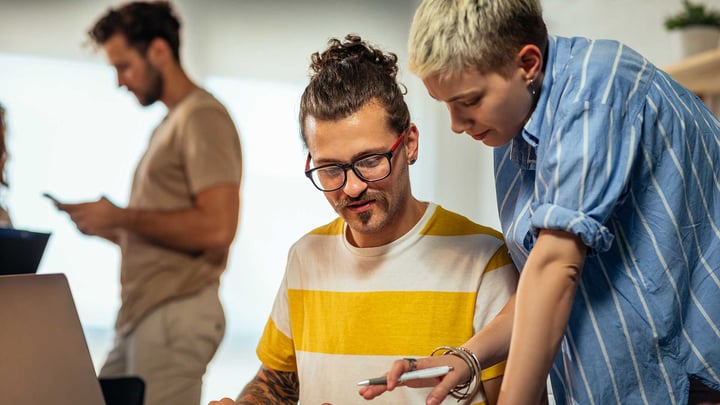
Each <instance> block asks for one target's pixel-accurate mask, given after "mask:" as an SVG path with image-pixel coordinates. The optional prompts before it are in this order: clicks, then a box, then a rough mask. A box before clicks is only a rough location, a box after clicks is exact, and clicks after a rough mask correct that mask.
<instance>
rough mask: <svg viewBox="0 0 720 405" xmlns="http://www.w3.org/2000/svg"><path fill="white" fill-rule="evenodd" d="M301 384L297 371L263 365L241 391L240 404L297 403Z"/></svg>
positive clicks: (288, 404) (238, 401)
mask: <svg viewBox="0 0 720 405" xmlns="http://www.w3.org/2000/svg"><path fill="white" fill-rule="evenodd" d="M299 399H300V385H299V383H298V375H297V373H296V372H286V371H277V370H273V369H271V368H267V367H265V366H261V367H260V370H258V372H257V375H255V378H253V380H252V381H250V382H249V383H248V384H247V385H246V386H245V388H244V389H243V390H242V392H241V393H240V396H239V397H238V399H237V404H238V405H275V404H283V405H290V404H293V405H294V404H297V403H298V400H299Z"/></svg>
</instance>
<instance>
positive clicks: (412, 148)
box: [405, 123, 420, 164]
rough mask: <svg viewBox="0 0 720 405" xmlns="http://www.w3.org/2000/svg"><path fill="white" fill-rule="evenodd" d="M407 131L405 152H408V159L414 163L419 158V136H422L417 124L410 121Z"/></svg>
mask: <svg viewBox="0 0 720 405" xmlns="http://www.w3.org/2000/svg"><path fill="white" fill-rule="evenodd" d="M406 133H407V135H406V139H405V151H406V152H405V153H406V154H407V161H408V162H410V164H412V163H415V161H416V160H417V158H418V145H419V142H418V138H419V137H420V132H419V131H418V129H417V127H416V126H415V124H413V123H410V126H409V127H408V129H407V132H406Z"/></svg>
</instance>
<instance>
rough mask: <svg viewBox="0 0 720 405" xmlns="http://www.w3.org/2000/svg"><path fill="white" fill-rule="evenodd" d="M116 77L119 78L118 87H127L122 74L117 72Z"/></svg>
mask: <svg viewBox="0 0 720 405" xmlns="http://www.w3.org/2000/svg"><path fill="white" fill-rule="evenodd" d="M116 76H117V86H118V87H127V86H126V85H125V79H124V78H123V74H122V73H120V72H116Z"/></svg>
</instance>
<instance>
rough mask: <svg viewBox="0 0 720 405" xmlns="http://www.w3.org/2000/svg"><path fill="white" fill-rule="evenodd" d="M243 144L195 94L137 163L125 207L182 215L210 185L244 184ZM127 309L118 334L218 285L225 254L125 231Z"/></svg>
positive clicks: (218, 107)
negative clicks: (171, 303)
mask: <svg viewBox="0 0 720 405" xmlns="http://www.w3.org/2000/svg"><path fill="white" fill-rule="evenodd" d="M241 176H242V154H241V149H240V138H239V135H238V133H237V130H236V128H235V125H234V124H233V122H232V119H231V117H230V114H228V112H227V110H226V109H225V108H224V107H223V106H222V104H220V102H219V101H217V100H216V99H215V98H214V97H213V96H212V95H211V94H210V93H208V92H207V91H205V90H203V89H196V90H193V91H192V92H191V93H190V94H188V95H187V96H186V97H185V98H184V99H183V100H182V101H181V102H180V103H179V104H178V105H177V106H175V107H174V108H173V109H171V110H170V111H168V114H167V116H166V117H165V118H164V119H163V121H162V122H161V123H160V124H159V125H158V127H157V128H156V129H155V131H154V132H153V134H152V136H151V138H150V142H149V145H148V148H147V150H146V151H145V154H144V156H143V157H142V159H141V160H140V162H139V163H138V166H137V169H136V171H135V176H134V179H133V184H132V190H131V193H130V202H129V204H128V208H135V209H143V210H182V209H189V208H191V207H192V206H193V201H194V197H195V195H196V194H197V193H198V192H199V191H202V190H203V189H206V188H208V187H211V186H215V185H220V184H229V183H232V184H240V181H241ZM120 248H121V251H122V261H121V269H120V281H121V297H122V306H121V308H120V312H119V313H118V318H117V322H116V328H117V330H118V331H119V332H121V333H127V332H129V331H131V330H132V329H133V328H134V327H135V326H136V325H137V323H138V322H139V320H140V319H141V318H142V317H143V316H145V315H146V314H147V313H148V312H150V311H151V310H152V309H154V308H155V307H157V306H158V305H160V304H162V303H164V302H166V301H168V300H172V299H173V298H177V297H181V296H185V295H189V294H193V293H195V292H197V291H198V290H200V289H201V288H203V287H205V286H207V285H209V284H213V283H214V284H217V283H219V280H220V275H221V274H222V272H223V270H224V269H225V265H226V262H227V255H228V252H227V251H225V252H199V253H197V254H190V253H187V252H183V251H178V250H174V249H171V248H168V247H164V246H161V245H158V244H155V243H153V242H151V241H149V240H147V239H145V238H143V237H142V236H140V235H137V234H134V233H130V232H124V233H123V234H122V235H121V238H120Z"/></svg>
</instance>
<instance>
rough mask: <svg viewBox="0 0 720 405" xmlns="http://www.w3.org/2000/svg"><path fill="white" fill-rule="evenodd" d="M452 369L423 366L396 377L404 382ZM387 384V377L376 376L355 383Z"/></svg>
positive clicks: (440, 373) (429, 376)
mask: <svg viewBox="0 0 720 405" xmlns="http://www.w3.org/2000/svg"><path fill="white" fill-rule="evenodd" d="M452 369H453V367H452V366H440V367H431V368H424V369H422V370H415V371H408V372H407V373H402V374H401V375H400V378H398V382H399V383H404V382H405V381H409V380H418V379H420V378H432V377H441V376H444V375H445V374H447V373H449V372H451V371H452ZM385 384H387V377H377V378H370V379H368V380H362V381H359V382H358V383H357V385H361V386H362V385H385Z"/></svg>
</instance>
